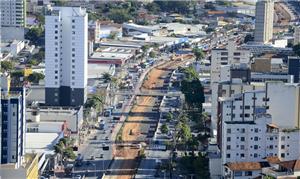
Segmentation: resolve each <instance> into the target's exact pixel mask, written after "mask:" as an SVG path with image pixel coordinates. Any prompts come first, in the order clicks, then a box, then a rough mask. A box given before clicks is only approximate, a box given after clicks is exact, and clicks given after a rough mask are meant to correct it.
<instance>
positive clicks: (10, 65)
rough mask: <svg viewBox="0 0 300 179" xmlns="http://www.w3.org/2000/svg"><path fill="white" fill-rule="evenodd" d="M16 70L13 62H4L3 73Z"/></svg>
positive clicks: (2, 64) (2, 63)
mask: <svg viewBox="0 0 300 179" xmlns="http://www.w3.org/2000/svg"><path fill="white" fill-rule="evenodd" d="M13 69H14V63H13V62H12V61H6V60H5V61H2V62H1V71H12V70H13Z"/></svg>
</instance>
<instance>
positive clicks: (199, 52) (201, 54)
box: [192, 47, 205, 61]
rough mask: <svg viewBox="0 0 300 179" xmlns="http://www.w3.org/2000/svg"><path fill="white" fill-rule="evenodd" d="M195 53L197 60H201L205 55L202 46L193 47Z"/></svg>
mask: <svg viewBox="0 0 300 179" xmlns="http://www.w3.org/2000/svg"><path fill="white" fill-rule="evenodd" d="M192 51H193V53H194V55H195V56H196V61H199V60H201V59H203V58H204V57H205V53H204V52H203V51H202V50H201V49H200V48H197V47H196V48H193V50H192Z"/></svg>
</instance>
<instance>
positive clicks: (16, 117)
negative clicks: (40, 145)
mask: <svg viewBox="0 0 300 179" xmlns="http://www.w3.org/2000/svg"><path fill="white" fill-rule="evenodd" d="M6 77H9V76H2V77H1V78H6ZM1 81H2V82H3V80H2V79H1ZM7 82H8V83H7V84H3V83H2V84H1V86H2V85H5V87H4V88H3V89H6V90H3V89H2V91H1V103H0V104H1V105H0V114H1V118H0V119H1V120H0V129H1V131H0V140H1V141H0V161H1V164H8V163H10V164H14V165H15V167H16V168H18V167H19V166H20V165H21V164H22V159H23V156H24V154H25V151H24V147H25V109H26V105H25V89H24V88H23V87H21V88H10V89H7V88H6V86H7V85H8V84H9V80H8V81H7ZM8 86H9V85H8Z"/></svg>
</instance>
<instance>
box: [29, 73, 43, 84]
mask: <svg viewBox="0 0 300 179" xmlns="http://www.w3.org/2000/svg"><path fill="white" fill-rule="evenodd" d="M44 78H45V75H44V74H42V73H36V72H33V73H32V74H30V75H29V76H28V81H30V82H32V83H39V81H40V80H42V79H44Z"/></svg>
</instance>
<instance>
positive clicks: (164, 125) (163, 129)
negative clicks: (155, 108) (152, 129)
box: [160, 124, 169, 134]
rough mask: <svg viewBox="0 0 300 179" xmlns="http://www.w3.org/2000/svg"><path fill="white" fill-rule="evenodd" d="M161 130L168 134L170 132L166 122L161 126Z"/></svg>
mask: <svg viewBox="0 0 300 179" xmlns="http://www.w3.org/2000/svg"><path fill="white" fill-rule="evenodd" d="M160 131H161V133H163V134H167V133H168V132H169V128H168V126H167V125H166V124H163V125H161V127H160Z"/></svg>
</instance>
